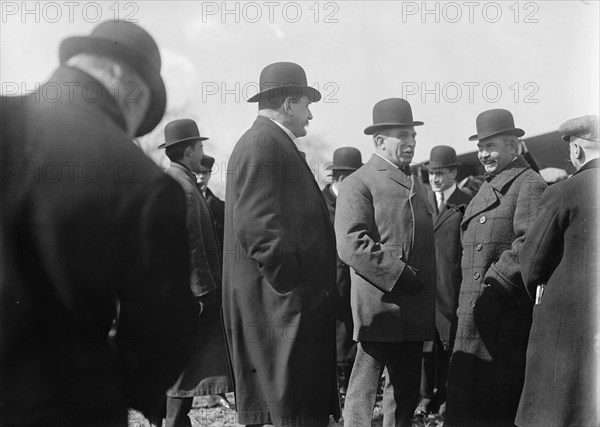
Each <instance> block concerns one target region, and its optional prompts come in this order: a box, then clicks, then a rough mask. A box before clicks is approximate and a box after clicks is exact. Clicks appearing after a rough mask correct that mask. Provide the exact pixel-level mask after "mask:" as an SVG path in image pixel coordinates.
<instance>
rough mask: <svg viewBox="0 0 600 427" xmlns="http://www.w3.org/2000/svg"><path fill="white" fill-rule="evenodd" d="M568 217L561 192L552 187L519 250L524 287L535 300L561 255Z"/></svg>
mask: <svg viewBox="0 0 600 427" xmlns="http://www.w3.org/2000/svg"><path fill="white" fill-rule="evenodd" d="M567 218H568V215H567V212H566V209H565V207H564V205H563V203H562V197H561V194H560V192H559V191H557V190H556V187H549V188H548V189H547V190H546V191H545V192H544V195H543V196H542V200H541V202H540V207H539V209H538V216H537V217H536V219H535V222H534V223H533V225H532V226H531V229H530V230H529V231H528V232H527V238H526V239H525V243H524V244H523V249H522V250H521V253H520V254H519V260H520V265H521V274H522V276H523V282H524V283H525V290H526V291H527V293H528V294H529V297H530V298H531V299H532V300H534V301H535V296H536V290H537V286H538V285H540V284H542V283H546V282H547V281H548V279H549V278H550V276H551V275H552V273H553V272H554V270H555V269H556V267H557V266H558V264H559V263H560V260H561V258H562V251H563V248H564V242H563V238H564V230H565V228H566V225H567V224H566V222H567Z"/></svg>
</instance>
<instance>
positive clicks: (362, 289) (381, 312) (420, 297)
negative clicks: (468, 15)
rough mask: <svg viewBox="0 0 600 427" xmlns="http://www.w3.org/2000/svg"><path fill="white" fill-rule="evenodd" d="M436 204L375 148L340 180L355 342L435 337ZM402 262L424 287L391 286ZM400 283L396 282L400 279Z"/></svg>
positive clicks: (339, 229) (342, 248) (340, 223)
mask: <svg viewBox="0 0 600 427" xmlns="http://www.w3.org/2000/svg"><path fill="white" fill-rule="evenodd" d="M432 214H433V206H431V204H430V203H429V201H428V200H427V194H426V192H425V187H424V186H423V184H422V183H421V181H420V180H419V179H417V178H416V177H415V176H414V175H412V176H408V175H406V174H405V173H404V172H402V171H400V170H399V169H398V168H397V167H395V166H393V165H392V164H391V163H390V162H388V161H386V160H385V159H383V158H382V157H380V156H378V155H376V154H374V155H373V156H372V157H371V159H370V160H369V161H368V162H367V163H366V164H365V165H363V166H362V167H361V168H360V169H358V170H357V171H356V172H354V173H353V174H352V175H350V176H349V177H348V178H346V179H345V180H344V181H342V185H341V186H340V194H339V196H338V200H337V211H336V217H335V231H336V236H337V238H338V246H339V248H338V250H339V254H340V258H341V259H342V261H344V262H345V263H347V264H348V265H349V266H350V267H351V268H352V287H351V292H350V294H351V306H352V318H353V320H354V339H355V340H357V341H379V342H405V341H431V340H433V338H434V337H435V324H434V321H435V276H436V273H435V271H436V269H435V248H434V241H433V225H432ZM406 264H408V265H410V266H411V267H414V268H415V269H417V270H418V273H417V276H418V278H419V279H420V281H421V283H422V285H423V290H422V292H420V293H418V294H415V295H409V294H406V293H404V292H402V291H401V290H400V292H393V293H392V292H391V291H392V290H393V289H394V287H395V286H400V287H402V283H398V279H399V278H400V275H401V274H402V271H403V270H404V268H406ZM397 283H398V285H397Z"/></svg>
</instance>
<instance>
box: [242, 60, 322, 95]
mask: <svg viewBox="0 0 600 427" xmlns="http://www.w3.org/2000/svg"><path fill="white" fill-rule="evenodd" d="M300 95H305V96H307V97H308V98H309V99H310V100H311V102H317V101H319V100H320V99H321V93H320V92H319V91H318V90H316V89H315V88H312V87H310V86H308V82H307V80H306V73H305V72H304V69H303V68H302V67H301V66H300V65H298V64H294V63H293V62H275V63H274V64H271V65H267V66H266V67H265V68H264V69H263V70H262V71H261V73H260V91H259V92H258V93H257V94H256V95H254V96H253V97H252V98H250V99H249V100H248V102H259V101H260V100H261V99H263V98H264V97H269V98H271V99H275V98H277V97H279V96H285V97H288V96H289V97H292V98H296V97H298V96H300Z"/></svg>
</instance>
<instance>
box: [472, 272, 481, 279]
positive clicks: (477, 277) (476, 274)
mask: <svg viewBox="0 0 600 427" xmlns="http://www.w3.org/2000/svg"><path fill="white" fill-rule="evenodd" d="M480 277H481V274H479V272H476V273H475V274H473V278H474V279H475V280H479V278H480Z"/></svg>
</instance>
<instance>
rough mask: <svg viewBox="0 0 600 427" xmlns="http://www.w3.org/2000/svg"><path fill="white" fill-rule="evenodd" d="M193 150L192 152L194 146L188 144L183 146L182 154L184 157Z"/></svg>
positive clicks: (188, 155)
mask: <svg viewBox="0 0 600 427" xmlns="http://www.w3.org/2000/svg"><path fill="white" fill-rule="evenodd" d="M193 152H194V147H193V146H192V145H188V146H187V147H185V150H183V155H184V156H186V157H190V156H191V155H192V153H193Z"/></svg>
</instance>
